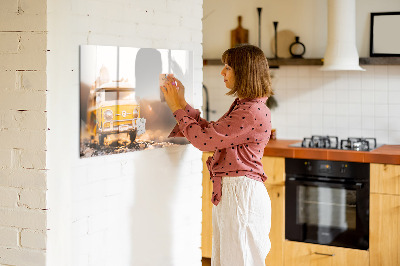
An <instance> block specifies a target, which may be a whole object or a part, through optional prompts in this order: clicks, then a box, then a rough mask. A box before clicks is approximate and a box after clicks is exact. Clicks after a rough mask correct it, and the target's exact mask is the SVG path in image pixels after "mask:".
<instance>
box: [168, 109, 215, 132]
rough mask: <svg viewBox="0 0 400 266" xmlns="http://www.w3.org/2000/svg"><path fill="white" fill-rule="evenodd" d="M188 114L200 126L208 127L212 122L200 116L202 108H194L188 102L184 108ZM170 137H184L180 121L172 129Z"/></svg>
mask: <svg viewBox="0 0 400 266" xmlns="http://www.w3.org/2000/svg"><path fill="white" fill-rule="evenodd" d="M183 110H184V111H185V112H186V114H187V115H188V116H189V117H191V118H193V119H194V120H196V121H197V122H198V123H199V125H200V126H202V127H206V126H208V124H209V123H210V122H208V121H207V120H205V119H203V118H201V117H200V110H198V109H194V108H193V107H192V106H190V105H189V104H187V105H186V106H185V108H184V109H183ZM168 137H169V138H171V137H184V135H183V134H182V132H181V131H180V129H179V125H178V123H177V124H176V125H175V127H174V128H173V129H172V131H171V133H170V134H169V136H168Z"/></svg>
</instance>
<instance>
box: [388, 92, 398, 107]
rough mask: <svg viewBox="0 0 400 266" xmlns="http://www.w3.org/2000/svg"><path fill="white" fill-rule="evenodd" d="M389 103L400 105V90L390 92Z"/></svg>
mask: <svg viewBox="0 0 400 266" xmlns="http://www.w3.org/2000/svg"><path fill="white" fill-rule="evenodd" d="M388 103H389V104H400V88H399V90H397V91H389V92H388Z"/></svg>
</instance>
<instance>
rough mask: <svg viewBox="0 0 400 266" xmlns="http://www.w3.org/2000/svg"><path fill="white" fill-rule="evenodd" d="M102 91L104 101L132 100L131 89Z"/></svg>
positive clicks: (132, 93)
mask: <svg viewBox="0 0 400 266" xmlns="http://www.w3.org/2000/svg"><path fill="white" fill-rule="evenodd" d="M102 93H104V100H105V101H118V100H134V99H135V93H134V92H132V91H123V92H117V91H105V92H102Z"/></svg>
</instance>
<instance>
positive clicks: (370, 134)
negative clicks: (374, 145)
mask: <svg viewBox="0 0 400 266" xmlns="http://www.w3.org/2000/svg"><path fill="white" fill-rule="evenodd" d="M360 137H363V138H374V137H375V132H374V130H373V129H369V128H363V129H362V131H361V136H360Z"/></svg>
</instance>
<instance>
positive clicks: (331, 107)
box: [323, 103, 336, 116]
mask: <svg viewBox="0 0 400 266" xmlns="http://www.w3.org/2000/svg"><path fill="white" fill-rule="evenodd" d="M323 114H324V116H325V115H335V114H336V105H335V104H334V103H325V104H324V107H323Z"/></svg>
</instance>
